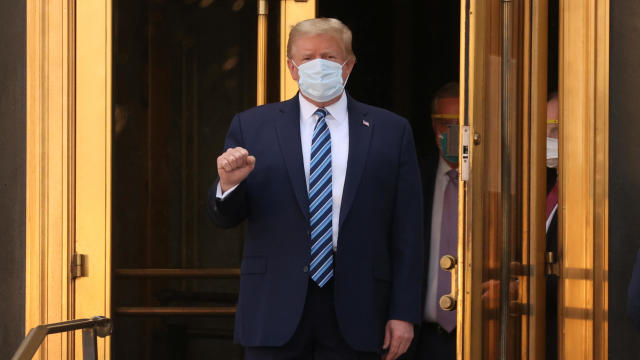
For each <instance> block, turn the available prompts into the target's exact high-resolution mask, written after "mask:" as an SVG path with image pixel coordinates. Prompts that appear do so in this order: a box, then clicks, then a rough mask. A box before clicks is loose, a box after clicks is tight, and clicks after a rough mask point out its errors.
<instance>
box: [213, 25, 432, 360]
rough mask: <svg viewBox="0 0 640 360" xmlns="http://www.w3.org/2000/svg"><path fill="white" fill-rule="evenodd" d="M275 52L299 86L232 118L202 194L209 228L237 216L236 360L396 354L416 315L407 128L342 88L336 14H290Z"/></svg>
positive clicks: (344, 36) (344, 74) (343, 39)
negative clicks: (241, 242) (240, 238)
mask: <svg viewBox="0 0 640 360" xmlns="http://www.w3.org/2000/svg"><path fill="white" fill-rule="evenodd" d="M287 53H288V54H287V56H288V59H287V65H288V68H289V70H290V72H291V75H292V77H293V79H294V80H295V81H297V82H298V84H299V87H300V93H299V94H298V95H296V96H295V97H294V98H292V99H290V100H288V101H284V102H281V103H275V104H268V105H265V106H261V107H257V108H254V109H250V110H248V111H245V112H243V113H240V114H238V115H236V116H235V118H234V119H233V121H232V123H231V127H230V129H229V132H228V134H227V138H226V144H225V152H224V153H223V154H222V155H221V156H220V157H218V159H217V166H218V175H219V180H218V181H216V182H215V183H214V184H213V185H212V187H211V189H210V192H209V199H208V205H209V210H210V215H211V217H212V219H213V221H214V222H215V223H216V224H217V225H219V226H222V227H232V226H237V225H238V224H240V223H241V222H243V221H245V220H246V221H247V234H246V241H245V247H244V254H243V259H242V264H241V269H240V272H241V278H240V295H239V300H238V311H237V314H236V323H235V324H236V325H235V334H234V336H235V341H236V342H238V343H240V344H242V345H243V346H244V347H245V357H246V358H247V359H311V358H313V359H368V358H371V359H378V358H380V354H381V353H385V355H384V357H385V359H396V358H397V357H398V356H400V355H401V354H402V353H404V352H405V351H406V349H407V347H408V346H409V344H410V342H411V340H412V337H413V324H417V323H419V322H420V318H421V314H420V313H421V311H420V302H421V301H420V292H421V284H422V276H423V264H422V262H423V260H422V251H423V244H422V231H423V230H422V216H423V215H422V200H421V199H422V196H421V185H420V175H419V170H418V165H417V160H416V151H415V147H414V142H413V135H412V131H411V128H410V126H409V124H408V122H407V121H406V120H405V119H403V118H401V117H399V116H397V115H395V114H393V113H391V112H389V111H386V110H383V109H380V108H376V107H373V106H369V105H365V104H362V103H359V102H357V101H356V100H354V99H353V98H351V97H350V96H348V95H347V94H346V93H345V92H344V90H343V89H344V85H345V84H346V81H347V78H348V77H349V74H350V73H351V70H352V69H353V66H354V64H355V56H354V55H353V51H352V49H351V32H350V31H349V29H348V28H347V27H346V26H345V25H344V24H342V23H341V22H340V21H338V20H336V19H312V20H306V21H303V22H301V23H299V24H297V25H296V26H294V27H293V28H292V30H291V32H290V34H289V42H288V46H287ZM381 70H382V69H381Z"/></svg>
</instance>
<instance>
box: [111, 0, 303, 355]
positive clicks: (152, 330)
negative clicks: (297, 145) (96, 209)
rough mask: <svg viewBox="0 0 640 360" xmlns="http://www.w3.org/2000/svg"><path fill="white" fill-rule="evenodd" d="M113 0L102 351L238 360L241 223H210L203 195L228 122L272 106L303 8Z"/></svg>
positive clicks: (235, 0)
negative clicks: (107, 290) (107, 330)
mask: <svg viewBox="0 0 640 360" xmlns="http://www.w3.org/2000/svg"><path fill="white" fill-rule="evenodd" d="M113 2H114V5H113V9H114V10H113V19H114V20H113V122H112V178H111V179H112V192H111V206H112V210H111V216H112V226H111V229H112V246H111V248H112V259H111V264H112V269H113V271H112V294H111V299H112V305H111V308H112V314H113V319H114V324H116V327H117V329H118V330H117V331H116V332H114V335H113V339H112V354H113V356H114V358H135V359H198V358H201V357H202V354H215V357H216V358H224V359H240V358H241V357H242V348H241V347H240V346H237V345H235V344H233V342H232V338H233V323H234V315H235V304H236V301H237V295H238V287H239V276H240V271H239V266H240V259H241V255H242V248H243V238H244V227H243V226H240V227H238V228H235V229H231V230H223V229H219V228H216V227H215V226H213V224H211V222H210V220H209V218H208V215H207V210H206V199H207V191H208V189H209V186H210V185H211V183H212V182H213V181H214V180H215V179H216V177H217V170H216V166H215V159H216V158H217V156H218V155H219V154H220V152H221V151H222V150H223V144H224V139H225V136H226V132H227V130H228V127H229V124H230V121H231V119H232V118H233V116H234V114H236V113H238V112H241V111H244V110H246V109H249V108H251V107H253V106H256V105H261V104H263V103H265V102H274V101H279V100H280V97H281V93H283V92H282V91H281V88H283V87H284V86H283V85H282V81H281V75H282V74H281V68H280V64H281V63H284V59H282V58H281V54H282V53H284V52H283V49H284V47H285V46H286V42H283V41H282V39H283V38H282V36H278V34H279V33H281V32H286V33H287V35H288V24H289V23H291V24H294V23H295V22H297V21H299V20H301V17H302V18H307V17H313V16H314V13H309V9H313V8H312V7H311V6H312V5H313V4H311V3H312V2H300V3H298V2H294V1H281V2H275V1H272V2H268V1H264V0H259V1H258V0H252V1H250V0H246V1H245V0H229V1H213V0H180V1H175V0H149V1H127V0H113ZM298 4H300V5H298ZM301 8H302V10H301ZM286 75H287V76H288V74H286Z"/></svg>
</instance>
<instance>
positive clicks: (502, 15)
mask: <svg viewBox="0 0 640 360" xmlns="http://www.w3.org/2000/svg"><path fill="white" fill-rule="evenodd" d="M487 4H488V5H487V7H486V11H487V19H488V22H487V24H486V26H487V34H488V36H487V37H486V38H485V39H484V41H485V42H486V43H485V44H483V46H485V47H486V49H487V51H486V52H485V54H486V55H484V56H485V58H484V59H481V61H482V63H483V64H484V69H483V72H484V74H483V75H484V79H485V81H484V84H483V87H484V88H482V89H474V91H481V92H482V94H483V96H484V100H485V101H484V112H483V114H482V119H481V124H480V125H479V126H478V124H476V125H475V126H476V131H479V132H480V133H481V134H482V152H481V155H480V156H481V157H482V159H474V161H476V163H482V164H483V166H482V168H481V169H480V170H479V172H475V173H474V174H475V176H476V177H477V176H479V174H481V175H480V176H482V177H483V180H482V181H483V186H482V188H481V193H482V194H481V198H478V199H474V200H472V201H474V202H475V201H480V202H481V203H482V206H481V208H482V209H483V213H482V214H475V216H476V217H478V216H482V220H480V223H479V224H480V226H481V228H475V229H474V231H477V230H480V233H479V234H477V235H476V239H478V238H481V239H482V246H481V247H480V248H476V249H477V250H479V251H481V253H482V254H481V256H477V255H476V256H474V259H476V261H477V260H479V261H480V262H481V263H482V275H481V279H480V281H481V284H479V285H478V284H476V285H475V288H476V289H482V290H481V291H480V292H481V299H479V301H480V302H481V304H482V313H481V320H482V321H481V323H482V340H481V343H482V358H483V359H521V358H526V349H525V346H526V335H527V334H526V327H523V326H525V325H526V321H525V322H523V320H524V319H526V310H525V309H526V306H524V305H522V303H524V300H525V299H523V298H522V296H521V291H520V287H521V286H520V285H521V281H524V279H523V278H522V276H523V275H524V272H523V271H524V270H523V269H525V266H523V264H525V263H527V262H526V261H524V260H525V259H524V258H523V256H525V255H526V252H523V249H524V247H523V244H524V243H523V241H525V240H526V239H525V238H524V237H523V199H524V198H523V194H524V192H523V166H524V164H523V161H522V159H523V140H522V139H523V124H524V121H525V119H524V117H523V91H522V89H523V76H524V74H523V52H524V47H523V45H524V41H523V35H524V34H523V29H524V23H523V12H524V8H523V4H522V3H521V2H502V1H497V0H496V1H491V2H490V3H487ZM472 166H473V165H472ZM476 171H478V170H476ZM472 181H473V179H472ZM476 195H477V194H476ZM478 235H479V236H478ZM476 296H478V295H476ZM476 299H477V298H476Z"/></svg>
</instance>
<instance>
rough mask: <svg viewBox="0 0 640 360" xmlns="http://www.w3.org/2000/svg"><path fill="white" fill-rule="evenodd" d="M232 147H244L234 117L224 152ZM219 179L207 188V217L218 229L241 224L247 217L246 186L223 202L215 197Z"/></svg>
mask: <svg viewBox="0 0 640 360" xmlns="http://www.w3.org/2000/svg"><path fill="white" fill-rule="evenodd" d="M234 147H243V148H244V147H245V145H244V139H243V136H242V128H241V126H240V117H239V116H238V115H236V116H235V117H234V118H233V121H231V127H230V128H229V132H228V133H227V138H226V140H225V144H224V151H226V150H227V149H230V148H234ZM218 182H219V179H216V181H214V182H213V184H212V185H211V186H210V187H209V193H208V195H207V210H208V212H209V217H210V218H211V220H212V221H213V223H214V224H216V225H217V226H219V227H222V228H231V227H234V226H237V225H238V224H240V223H241V222H243V221H244V220H245V219H246V218H247V216H248V205H247V191H246V184H245V182H244V181H243V182H242V183H240V184H239V185H238V187H237V188H236V189H235V190H233V191H232V192H231V193H230V194H229V196H227V197H226V198H225V199H224V200H220V199H218V198H217V197H216V193H217V187H218Z"/></svg>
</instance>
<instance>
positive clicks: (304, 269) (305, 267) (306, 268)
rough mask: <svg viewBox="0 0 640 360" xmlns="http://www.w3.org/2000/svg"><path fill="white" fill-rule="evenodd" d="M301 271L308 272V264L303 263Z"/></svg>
mask: <svg viewBox="0 0 640 360" xmlns="http://www.w3.org/2000/svg"><path fill="white" fill-rule="evenodd" d="M302 271H304V272H305V273H308V272H309V266H308V265H305V266H304V267H303V268H302Z"/></svg>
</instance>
